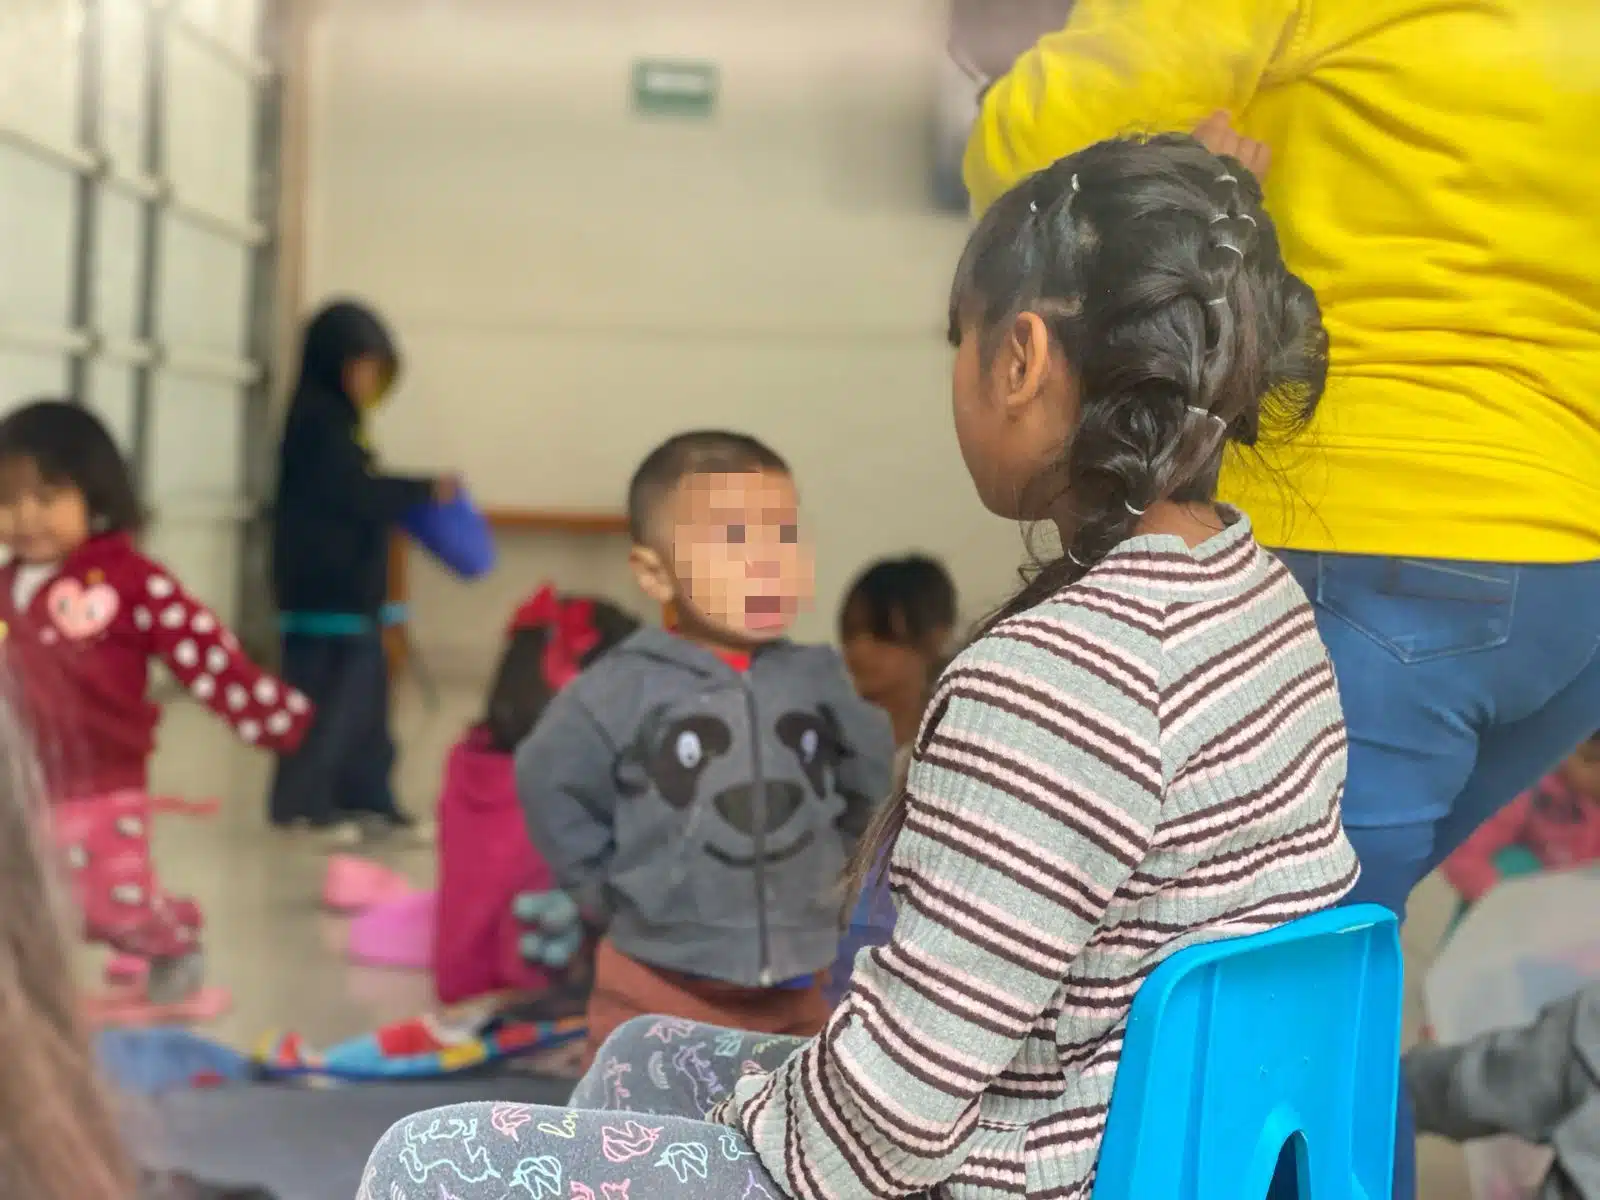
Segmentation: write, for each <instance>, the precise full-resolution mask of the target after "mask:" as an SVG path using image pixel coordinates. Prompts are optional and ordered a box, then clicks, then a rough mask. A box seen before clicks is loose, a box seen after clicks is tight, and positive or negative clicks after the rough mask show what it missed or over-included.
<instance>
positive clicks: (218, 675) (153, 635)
mask: <svg viewBox="0 0 1600 1200" xmlns="http://www.w3.org/2000/svg"><path fill="white" fill-rule="evenodd" d="M133 590H134V593H135V597H136V599H135V604H134V609H133V621H134V624H135V625H136V626H137V627H138V628H139V629H140V630H141V631H142V632H143V633H144V634H145V636H146V637H147V638H148V639H149V641H150V651H151V653H152V654H154V655H155V656H156V657H158V658H160V659H161V661H162V662H164V663H166V664H167V666H168V668H170V669H171V671H172V673H173V674H174V675H176V676H177V677H178V681H179V682H180V683H182V684H183V686H184V687H185V688H187V689H188V690H189V693H190V695H192V696H193V697H194V698H195V699H196V700H199V701H200V702H201V703H202V704H204V705H205V706H206V707H207V708H209V709H210V710H211V711H212V712H214V713H216V714H217V715H218V716H219V717H221V718H222V719H223V720H224V721H226V722H228V724H229V725H231V726H232V727H233V731H234V732H235V733H236V734H238V735H239V737H240V738H241V739H243V740H244V741H246V742H249V743H250V744H251V745H256V746H262V747H264V748H266V749H268V750H274V751H277V752H278V753H280V754H287V753H291V752H293V751H294V750H295V749H297V748H298V747H299V745H300V743H301V742H302V741H303V740H304V739H305V736H306V730H307V729H308V728H310V725H311V718H312V708H311V703H310V701H308V700H307V699H306V698H305V697H304V696H303V695H301V694H300V693H299V692H297V691H296V690H295V689H293V688H291V687H289V686H288V685H287V684H285V683H284V682H282V681H281V680H279V679H277V678H275V677H274V676H272V675H270V674H268V673H267V672H266V671H263V670H262V669H261V668H260V667H258V666H256V664H255V663H253V662H251V661H250V659H249V657H248V656H246V655H245V653H244V651H243V650H241V649H240V648H239V639H238V638H236V637H235V636H234V635H233V632H232V631H231V630H229V629H227V628H226V627H224V626H223V624H222V622H220V621H219V620H217V616H216V614H215V613H213V612H212V611H211V610H210V609H209V608H207V607H206V606H205V605H204V604H202V603H201V602H200V601H199V600H196V599H195V598H194V597H193V596H191V595H189V593H188V592H186V591H184V589H183V586H182V585H181V584H179V583H178V581H177V580H175V579H173V578H172V576H171V575H170V574H168V573H167V572H166V571H164V570H163V569H162V568H161V567H160V566H158V565H156V564H154V563H152V564H151V565H150V568H149V570H148V572H147V574H146V578H145V580H144V584H143V586H142V587H140V588H135V589H133Z"/></svg>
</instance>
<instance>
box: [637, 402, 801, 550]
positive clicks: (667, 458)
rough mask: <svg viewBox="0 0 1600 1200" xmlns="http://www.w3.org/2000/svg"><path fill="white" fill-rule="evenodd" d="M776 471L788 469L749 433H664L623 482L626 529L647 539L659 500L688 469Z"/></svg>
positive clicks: (695, 471)
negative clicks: (626, 503) (625, 499)
mask: <svg viewBox="0 0 1600 1200" xmlns="http://www.w3.org/2000/svg"><path fill="white" fill-rule="evenodd" d="M742 471H776V472H779V473H780V474H784V475H787V474H789V464H788V463H786V462H784V461H783V459H782V458H781V457H779V455H778V453H777V452H776V451H775V450H773V449H771V448H770V447H768V446H766V445H765V444H763V443H762V442H759V441H757V440H756V439H755V438H753V437H751V436H750V435H749V434H744V433H733V432H731V431H729V430H725V429H697V430H693V431H691V432H689V433H680V434H677V435H676V436H674V437H671V438H668V439H667V440H666V441H665V442H662V443H661V445H659V446H657V447H656V448H655V449H654V450H652V451H650V453H649V454H648V455H647V456H646V457H645V460H644V462H642V463H640V464H639V469H638V470H637V471H635V472H634V473H633V479H632V480H631V481H630V482H629V484H628V531H629V533H630V535H631V536H632V537H633V540H634V541H635V542H639V543H644V542H647V541H649V539H650V535H651V532H652V529H653V525H654V522H655V518H656V515H657V513H658V512H659V510H660V507H661V504H662V502H663V501H664V500H666V498H667V497H668V496H670V495H671V494H672V490H673V489H674V488H676V487H677V486H678V484H680V483H682V482H683V481H684V480H685V479H687V478H688V477H689V476H691V475H708V474H735V473H738V472H742Z"/></svg>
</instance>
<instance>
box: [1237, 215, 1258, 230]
mask: <svg viewBox="0 0 1600 1200" xmlns="http://www.w3.org/2000/svg"><path fill="white" fill-rule="evenodd" d="M1239 220H1241V221H1249V222H1250V224H1252V225H1255V223H1256V219H1255V218H1254V217H1252V216H1251V215H1250V214H1249V213H1240V214H1239ZM1257 228H1259V226H1258V227H1257Z"/></svg>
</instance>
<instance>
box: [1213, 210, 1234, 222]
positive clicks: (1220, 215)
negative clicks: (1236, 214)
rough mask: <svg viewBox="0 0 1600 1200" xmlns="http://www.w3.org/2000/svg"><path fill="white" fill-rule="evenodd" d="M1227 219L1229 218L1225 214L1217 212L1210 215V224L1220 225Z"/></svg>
mask: <svg viewBox="0 0 1600 1200" xmlns="http://www.w3.org/2000/svg"><path fill="white" fill-rule="evenodd" d="M1229 219H1230V218H1229V217H1228V214H1227V213H1225V212H1219V213H1215V214H1213V215H1212V218H1211V223H1212V224H1213V225H1220V224H1222V222H1224V221H1226V220H1229Z"/></svg>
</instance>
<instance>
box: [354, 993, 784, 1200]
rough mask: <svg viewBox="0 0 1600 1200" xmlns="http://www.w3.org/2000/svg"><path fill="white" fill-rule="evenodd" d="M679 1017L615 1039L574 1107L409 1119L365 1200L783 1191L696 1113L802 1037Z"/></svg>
mask: <svg viewBox="0 0 1600 1200" xmlns="http://www.w3.org/2000/svg"><path fill="white" fill-rule="evenodd" d="M804 1044H805V1043H804V1041H803V1039H799V1038H785V1037H771V1036H769V1035H766V1034H755V1033H743V1032H740V1031H738V1030H731V1029H718V1028H715V1027H713V1026H710V1025H697V1024H695V1023H694V1022H692V1021H684V1020H679V1019H677V1018H671V1017H641V1018H639V1019H637V1020H633V1021H629V1022H628V1023H627V1024H625V1025H623V1026H622V1027H621V1028H620V1029H618V1030H617V1032H616V1033H614V1034H612V1035H611V1037H610V1038H608V1039H607V1041H606V1043H605V1045H603V1046H602V1047H601V1048H600V1054H599V1056H598V1057H597V1058H596V1059H595V1064H594V1066H593V1067H591V1068H590V1069H589V1073H588V1074H587V1075H585V1076H584V1077H583V1079H582V1080H581V1081H580V1082H579V1083H578V1087H577V1090H576V1091H575V1092H573V1095H572V1105H571V1107H570V1108H567V1109H557V1108H538V1107H533V1106H530V1105H526V1104H492V1103H483V1104H460V1105H456V1106H454V1107H452V1108H438V1109H434V1110H433V1111H431V1112H425V1113H418V1114H417V1115H416V1116H413V1117H407V1118H406V1119H405V1120H404V1121H401V1122H400V1123H399V1124H398V1125H396V1126H394V1128H392V1129H391V1130H389V1132H388V1133H386V1134H384V1136H383V1140H382V1141H381V1142H379V1143H378V1145H377V1147H376V1148H375V1149H374V1150H373V1151H372V1157H371V1158H370V1159H369V1160H368V1162H367V1171H366V1175H365V1176H364V1177H363V1179H362V1181H361V1191H360V1193H359V1195H358V1196H357V1200H506V1198H507V1197H511V1198H518V1200H520V1198H526V1200H653V1198H654V1197H657V1196H674V1195H682V1196H694V1197H695V1198H696V1200H782V1198H783V1196H784V1192H783V1190H782V1189H781V1188H779V1187H778V1185H777V1184H776V1183H774V1182H773V1180H772V1178H771V1176H769V1175H768V1174H767V1172H766V1170H765V1169H764V1168H763V1167H762V1166H761V1163H760V1162H759V1161H758V1160H757V1158H756V1156H755V1152H754V1151H753V1150H751V1149H750V1146H749V1143H748V1142H746V1141H745V1138H744V1136H743V1135H742V1134H740V1133H738V1132H737V1131H735V1130H733V1129H729V1128H727V1127H725V1126H721V1125H711V1124H708V1123H707V1122H706V1121H704V1120H702V1119H701V1118H702V1117H703V1115H704V1114H705V1113H706V1111H707V1110H708V1109H710V1107H711V1106H712V1105H713V1104H714V1103H716V1102H717V1101H718V1100H720V1099H721V1098H722V1097H723V1096H725V1095H726V1094H727V1091H728V1088H729V1087H730V1086H731V1085H732V1083H733V1082H734V1081H735V1080H736V1079H738V1078H739V1077H740V1076H741V1075H745V1074H749V1073H752V1072H760V1073H765V1072H768V1071H771V1070H773V1069H774V1068H776V1067H778V1066H780V1065H781V1064H782V1063H783V1062H785V1061H786V1060H787V1059H788V1058H789V1056H790V1055H791V1054H793V1053H794V1051H795V1050H796V1049H797V1048H798V1047H799V1046H802V1045H804Z"/></svg>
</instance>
